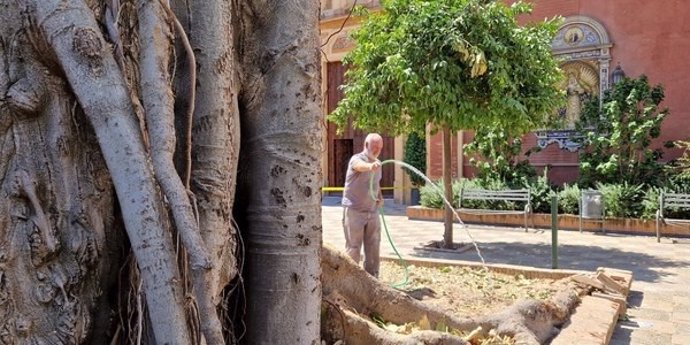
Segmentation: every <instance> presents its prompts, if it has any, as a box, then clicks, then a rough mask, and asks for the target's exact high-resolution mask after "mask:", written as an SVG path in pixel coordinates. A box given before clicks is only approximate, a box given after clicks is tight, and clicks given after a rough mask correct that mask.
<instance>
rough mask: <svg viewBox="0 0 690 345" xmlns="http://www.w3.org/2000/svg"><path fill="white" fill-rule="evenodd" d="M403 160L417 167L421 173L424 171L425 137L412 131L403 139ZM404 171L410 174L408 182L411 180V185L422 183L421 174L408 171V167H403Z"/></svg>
mask: <svg viewBox="0 0 690 345" xmlns="http://www.w3.org/2000/svg"><path fill="white" fill-rule="evenodd" d="M403 161H404V162H405V163H407V164H409V165H411V166H413V167H415V168H417V170H419V171H421V172H422V173H425V172H426V139H425V138H424V137H420V136H419V135H418V134H417V133H414V132H412V133H410V135H409V136H408V137H407V141H405V155H404V157H403ZM405 171H407V173H408V174H409V175H410V182H412V185H414V186H423V185H424V179H423V178H422V177H421V176H419V175H417V174H415V173H413V172H412V171H409V169H405Z"/></svg>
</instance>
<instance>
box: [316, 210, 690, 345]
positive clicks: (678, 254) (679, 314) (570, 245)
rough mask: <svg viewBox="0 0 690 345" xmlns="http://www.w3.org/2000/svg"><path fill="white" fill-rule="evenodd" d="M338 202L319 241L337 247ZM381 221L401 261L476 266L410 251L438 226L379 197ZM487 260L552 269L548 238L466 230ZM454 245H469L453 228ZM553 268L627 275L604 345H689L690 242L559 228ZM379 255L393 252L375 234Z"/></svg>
mask: <svg viewBox="0 0 690 345" xmlns="http://www.w3.org/2000/svg"><path fill="white" fill-rule="evenodd" d="M339 202H340V199H339V198H335V197H325V198H324V202H323V208H322V210H323V211H322V215H323V228H324V241H325V242H329V243H332V244H334V245H336V246H337V247H339V248H342V247H344V245H345V239H344V237H343V231H342V221H341V219H342V207H341V206H339ZM385 214H386V222H387V223H388V227H389V229H390V232H391V236H392V237H393V241H394V242H395V245H396V247H397V248H398V250H399V251H400V253H401V254H402V255H403V256H408V257H426V258H439V259H450V260H453V259H455V260H466V261H479V258H478V256H477V253H476V252H475V251H474V250H468V251H465V252H463V253H443V252H429V251H419V250H415V248H414V247H416V246H418V245H419V244H423V243H427V242H429V241H432V240H440V239H441V238H442V235H443V223H441V222H428V221H412V220H408V219H407V217H406V216H405V208H404V206H400V205H395V204H393V203H392V200H386V211H385ZM469 232H470V233H471V235H472V237H474V239H475V240H476V242H477V244H478V245H479V249H480V251H481V253H482V255H483V256H484V258H485V260H486V262H487V263H502V264H513V265H525V266H534V267H541V268H550V267H551V233H550V231H542V230H533V229H531V230H530V231H529V232H527V233H525V232H524V230H523V229H512V228H496V227H479V226H470V227H469ZM454 239H455V242H467V241H468V240H469V238H468V236H467V234H466V233H465V230H464V227H463V226H460V225H457V224H456V225H455V227H454ZM558 239H559V268H564V269H577V270H589V271H591V270H595V269H596V268H597V267H600V266H606V267H612V268H618V269H624V270H630V271H633V272H634V278H633V279H634V280H633V285H632V290H631V292H630V296H629V298H628V304H629V308H628V316H629V320H628V321H621V322H619V323H618V326H617V328H616V331H615V333H614V335H613V339H612V341H611V344H614V345H620V344H644V345H662V344H683V345H686V344H690V239H674V240H672V239H669V238H664V239H662V241H661V243H657V242H656V238H655V237H651V236H649V237H644V236H630V235H618V234H611V233H608V234H605V235H603V234H593V233H583V234H581V233H579V232H577V231H559V233H558ZM381 254H382V255H395V254H394V252H393V249H392V247H391V246H390V244H389V243H388V241H387V240H386V237H385V234H382V240H381Z"/></svg>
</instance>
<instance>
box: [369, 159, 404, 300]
mask: <svg viewBox="0 0 690 345" xmlns="http://www.w3.org/2000/svg"><path fill="white" fill-rule="evenodd" d="M388 163H395V160H392V159H390V160H385V161H383V162H381V166H383V165H384V164H388ZM374 176H376V174H371V177H370V178H369V194H370V195H371V198H372V199H374V200H378V196H377V195H376V193H375V189H374ZM379 214H380V215H381V223H383V229H384V230H385V232H386V238H388V243H390V244H391V247H393V251H394V252H395V255H397V256H398V259H399V260H400V265H401V266H402V267H403V268H404V269H405V280H403V281H401V282H398V283H394V284H392V285H391V286H392V287H393V288H396V289H397V288H403V287H405V286H407V285H409V284H410V272H409V269H408V266H409V265H408V264H407V261H405V259H403V257H402V255H400V252H398V248H397V247H395V244H394V243H393V239H392V238H391V234H390V231H388V225H387V224H386V217H385V215H384V213H383V206H381V207H379Z"/></svg>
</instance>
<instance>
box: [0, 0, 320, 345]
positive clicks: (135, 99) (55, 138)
mask: <svg viewBox="0 0 690 345" xmlns="http://www.w3.org/2000/svg"><path fill="white" fill-rule="evenodd" d="M318 6H319V5H318V1H314V0H302V1H288V2H283V1H261V0H253V1H247V2H239V1H228V0H204V1H191V0H175V1H171V2H168V0H0V189H1V191H0V193H1V194H2V198H0V344H86V343H93V344H105V343H115V344H128V343H145V344H146V343H148V344H154V343H155V344H191V343H201V342H203V343H206V344H223V343H235V342H237V341H238V340H239V338H240V337H241V335H243V334H246V336H245V338H244V340H245V341H246V342H247V343H252V344H311V343H317V342H318V340H319V327H320V326H319V307H320V299H321V287H320V267H319V260H318V255H319V253H320V246H321V218H320V212H319V205H320V193H319V187H320V185H321V173H320V171H319V167H320V162H319V160H320V157H321V155H320V149H321V144H320V143H321V133H322V131H321V128H320V123H321V122H320V119H319V117H320V107H319V104H320V81H319V75H320V73H319V55H318V31H317V30H318V29H317V28H318ZM240 156H241V159H240ZM236 188H237V191H238V194H237V201H235V199H236V198H235V189H236ZM235 219H237V220H238V222H235ZM237 223H239V224H241V225H240V226H239V227H237V226H236V224H237ZM242 238H244V239H245V241H242V240H241V239H242ZM245 253H246V255H245ZM245 258H246V265H245V264H244V263H245ZM242 268H246V270H245V271H244V272H242ZM243 283H244V285H245V286H244V287H242V284H243ZM238 296H239V297H238ZM245 296H246V300H245ZM238 300H239V301H240V303H235V301H238Z"/></svg>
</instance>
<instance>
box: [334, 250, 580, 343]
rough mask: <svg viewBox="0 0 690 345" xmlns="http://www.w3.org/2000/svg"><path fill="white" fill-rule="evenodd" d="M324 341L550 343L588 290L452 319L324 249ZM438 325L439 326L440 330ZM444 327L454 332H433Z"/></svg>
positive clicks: (570, 289) (575, 287)
mask: <svg viewBox="0 0 690 345" xmlns="http://www.w3.org/2000/svg"><path fill="white" fill-rule="evenodd" d="M321 256H322V262H321V268H322V283H323V296H324V301H325V302H324V303H323V307H322V315H323V316H322V318H323V322H322V337H323V338H324V339H325V340H326V341H331V342H333V341H336V340H343V341H345V343H347V344H362V345H364V344H419V343H422V344H439V345H441V344H469V343H470V342H468V340H471V339H470V338H475V337H487V336H489V334H490V333H491V334H494V335H499V336H508V337H511V338H513V339H514V340H515V343H516V344H529V345H537V344H544V343H546V342H547V341H548V340H550V339H552V338H553V337H554V336H555V335H556V334H557V333H558V332H559V328H558V327H559V326H561V325H563V324H564V323H565V322H566V321H567V320H568V318H569V317H570V314H571V313H572V311H573V310H574V308H575V307H576V306H577V305H578V304H579V302H580V298H581V296H583V295H585V294H587V293H588V292H589V290H587V289H584V288H581V287H580V286H578V285H576V284H575V283H570V284H568V286H567V288H566V289H564V290H561V291H560V292H558V293H557V294H556V295H554V296H553V297H552V298H550V299H549V300H547V301H537V300H532V299H527V300H521V301H518V302H517V303H515V304H514V305H512V306H511V307H510V308H508V309H506V310H504V311H502V312H499V313H496V314H493V315H488V316H483V317H477V318H473V317H471V316H466V315H452V314H451V313H448V312H446V311H444V310H441V309H439V308H437V307H434V306H431V305H428V304H425V303H423V302H420V301H418V300H416V299H414V298H412V297H410V296H408V295H407V294H405V293H403V292H401V291H398V290H395V289H393V288H391V287H388V286H387V285H385V284H382V283H380V282H379V281H378V280H376V279H375V278H374V277H372V276H370V275H369V274H367V273H366V272H365V271H364V270H363V269H361V268H360V267H359V266H358V265H357V264H356V263H355V262H354V261H352V260H351V259H350V258H349V257H348V256H347V255H346V254H345V253H342V252H340V251H338V250H337V249H334V248H333V247H331V246H328V245H324V247H323V251H322V254H321ZM369 315H377V316H379V317H381V318H382V319H384V320H386V321H388V322H391V323H394V324H398V325H403V324H407V323H415V322H419V321H420V320H421V319H427V320H428V321H429V324H428V328H429V329H431V330H424V331H416V332H412V333H411V334H409V335H404V334H397V333H394V332H391V331H388V330H385V329H382V328H380V327H378V326H377V325H376V324H375V323H374V322H373V321H371V319H370V318H368V317H367V316H369ZM439 326H442V327H439ZM437 328H439V329H440V328H447V329H448V330H450V331H454V332H453V333H456V334H460V333H461V334H468V335H466V336H464V337H461V336H457V335H453V334H450V333H448V332H441V331H433V329H437Z"/></svg>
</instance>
